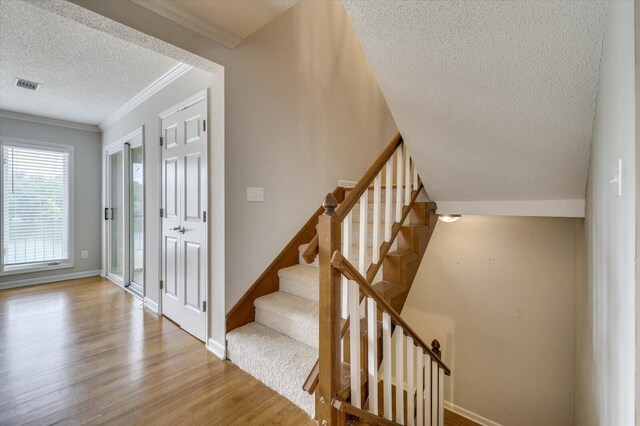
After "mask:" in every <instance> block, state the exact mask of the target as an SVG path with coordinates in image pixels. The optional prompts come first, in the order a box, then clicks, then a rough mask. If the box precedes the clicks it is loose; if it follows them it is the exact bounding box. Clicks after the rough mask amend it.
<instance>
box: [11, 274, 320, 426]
mask: <svg viewBox="0 0 640 426" xmlns="http://www.w3.org/2000/svg"><path fill="white" fill-rule="evenodd" d="M57 423H60V424H116V425H130V424H146V425H204V424H210V425H264V424H269V425H272V424H278V425H314V424H315V423H314V422H313V421H311V420H310V419H309V417H308V416H307V414H306V413H305V412H303V411H302V410H301V409H299V408H298V407H296V406H295V405H294V404H292V403H291V402H289V401H288V400H287V399H285V398H283V397H282V396H280V395H278V394H277V393H276V392H274V391H272V390H271V389H269V388H268V387H266V386H265V385H263V384H262V383H260V382H259V381H258V380H256V379H254V378H253V377H251V376H249V375H248V374H246V373H245V372H243V371H242V370H240V369H239V368H237V367H236V366H234V365H233V364H231V363H230V362H228V361H221V360H219V359H218V358H216V357H215V356H214V355H213V354H211V353H210V352H209V351H207V349H206V348H205V347H204V344H203V343H202V342H200V341H199V340H197V339H195V338H194V337H192V336H191V335H189V334H188V333H186V332H184V331H183V330H181V329H180V328H179V327H178V326H176V325H175V324H174V323H172V322H171V321H168V320H167V319H165V318H162V317H158V316H156V315H154V314H153V313H151V312H149V311H148V310H146V309H143V308H142V306H141V302H140V300H138V299H136V298H134V297H133V296H132V295H131V294H129V293H128V292H126V291H124V290H122V289H121V288H119V287H118V286H116V285H115V284H112V283H110V282H108V281H106V280H104V279H102V278H97V277H96V278H87V279H80V280H73V281H66V282H60V283H53V284H46V285H39V286H32V287H24V288H20V289H11V290H3V291H1V292H0V424H2V425H27V424H34V425H35V424H38V425H44V424H57Z"/></svg>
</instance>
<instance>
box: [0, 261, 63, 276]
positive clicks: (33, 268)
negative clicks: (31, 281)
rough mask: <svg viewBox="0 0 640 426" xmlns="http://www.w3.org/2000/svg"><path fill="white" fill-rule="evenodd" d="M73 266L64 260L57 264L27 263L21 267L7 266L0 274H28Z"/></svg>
mask: <svg viewBox="0 0 640 426" xmlns="http://www.w3.org/2000/svg"><path fill="white" fill-rule="evenodd" d="M73 266H74V265H73V263H68V262H65V263H61V264H59V265H28V266H21V267H8V268H7V269H5V270H4V271H1V272H0V276H8V275H20V274H29V273H32V272H45V271H55V270H57V269H69V268H73Z"/></svg>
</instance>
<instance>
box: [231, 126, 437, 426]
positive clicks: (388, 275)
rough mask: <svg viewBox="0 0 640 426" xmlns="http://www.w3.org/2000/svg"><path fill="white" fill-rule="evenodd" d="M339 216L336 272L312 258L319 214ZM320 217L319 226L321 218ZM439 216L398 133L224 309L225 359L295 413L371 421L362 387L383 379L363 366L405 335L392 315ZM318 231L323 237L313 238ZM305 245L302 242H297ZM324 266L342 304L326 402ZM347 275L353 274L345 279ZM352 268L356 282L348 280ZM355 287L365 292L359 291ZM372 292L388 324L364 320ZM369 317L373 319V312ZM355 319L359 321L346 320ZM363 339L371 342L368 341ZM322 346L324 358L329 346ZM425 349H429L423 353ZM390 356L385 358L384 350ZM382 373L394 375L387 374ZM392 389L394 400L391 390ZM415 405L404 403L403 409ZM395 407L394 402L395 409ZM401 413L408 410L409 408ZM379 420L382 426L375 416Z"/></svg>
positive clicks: (318, 245)
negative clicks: (296, 410)
mask: <svg viewBox="0 0 640 426" xmlns="http://www.w3.org/2000/svg"><path fill="white" fill-rule="evenodd" d="M394 154H395V156H394ZM383 179H384V181H385V185H384V186H383V185H382V181H383ZM398 182H399V183H398ZM403 183H404V184H403ZM339 201H340V202H339ZM341 209H342V213H343V219H344V220H342V221H340V223H338V225H339V227H335V226H334V228H335V230H337V232H338V234H339V238H338V239H339V240H340V244H339V247H340V249H341V250H332V251H331V253H330V254H331V258H332V259H333V260H334V261H335V262H338V261H339V265H338V263H336V265H337V266H336V265H334V264H333V263H334V262H331V259H326V256H324V259H323V256H322V254H321V255H320V256H317V254H318V253H319V252H320V253H323V248H324V247H325V246H326V238H325V239H323V233H322V229H321V228H318V220H319V219H318V217H319V216H320V214H321V213H323V212H324V213H325V215H326V214H327V213H329V214H331V213H334V212H336V211H340V210H341ZM325 215H323V216H320V219H326V218H325ZM436 219H437V217H436V215H435V204H434V203H431V202H428V201H427V200H426V194H424V190H423V188H422V184H421V183H420V182H419V178H418V175H417V171H416V170H415V168H414V167H412V163H411V159H410V157H409V156H408V155H407V153H406V150H405V149H404V145H403V143H402V139H401V138H400V136H399V135H397V136H396V137H395V138H394V140H392V141H391V143H390V144H389V146H388V147H387V148H386V149H385V151H384V152H383V153H382V154H381V156H380V157H379V158H378V159H377V160H376V162H374V164H373V165H372V166H371V168H370V169H369V171H368V172H367V174H365V177H363V179H362V180H361V181H360V182H359V183H358V185H356V187H355V188H353V189H344V188H337V189H336V190H335V191H334V192H333V193H332V194H329V196H328V197H327V199H326V200H325V203H324V206H323V208H321V209H319V210H318V211H317V212H316V213H315V214H314V215H313V216H312V217H311V218H310V219H309V221H308V222H307V224H305V226H304V227H303V228H302V229H301V230H300V231H299V232H298V234H297V235H296V236H295V237H294V238H293V239H292V241H291V242H290V243H289V244H288V245H287V247H285V249H283V251H282V252H281V253H280V254H279V256H278V257H277V258H276V259H275V260H274V262H273V263H272V264H271V265H270V266H269V268H267V270H266V271H265V272H264V273H263V274H262V275H261V277H260V278H259V279H258V280H257V281H256V283H255V284H254V285H253V286H252V287H251V288H250V290H249V291H248V292H247V293H246V294H245V296H244V297H243V298H242V299H241V300H240V301H239V302H238V303H237V304H236V306H234V308H233V309H232V310H231V311H230V312H229V314H228V318H227V323H228V330H227V356H228V358H229V359H230V360H231V361H232V362H233V363H235V364H236V365H238V366H239V367H240V368H241V369H243V370H244V371H246V372H248V373H249V374H251V375H252V376H254V377H256V378H257V379H258V380H260V381H262V382H263V383H265V384H266V385H267V386H269V387H271V388H272V389H274V390H275V391H277V392H278V393H279V394H281V395H283V396H285V397H286V398H288V399H289V400H290V401H292V402H293V403H295V404H296V405H298V406H300V407H301V408H302V409H304V410H305V411H306V412H307V413H308V414H309V415H310V416H311V417H314V418H318V419H319V420H320V418H319V416H318V415H322V414H323V413H320V412H317V409H318V411H322V410H324V412H325V413H326V412H328V411H333V412H334V413H335V412H338V413H340V415H342V416H344V419H345V420H347V417H348V418H349V421H351V422H353V423H354V424H355V423H356V422H369V423H371V422H372V419H371V418H369V419H368V420H367V418H368V416H373V414H371V413H370V412H369V411H367V407H368V406H369V405H378V404H377V402H376V404H371V403H369V402H368V400H367V398H368V397H369V396H372V397H375V399H376V401H377V400H378V396H377V392H374V393H376V395H370V392H368V391H367V390H366V389H367V387H366V386H367V382H368V381H371V382H372V383H376V385H375V386H372V389H373V388H374V387H375V389H378V387H379V386H381V385H382V383H383V380H382V377H380V378H378V377H377V375H374V377H372V375H371V370H372V369H373V368H374V367H373V366H372V365H369V368H367V362H368V358H370V357H371V356H372V355H371V352H372V351H373V352H375V353H376V355H379V356H375V357H374V358H376V360H375V362H376V363H377V364H376V365H375V370H376V373H377V370H378V369H379V368H380V366H381V364H382V362H379V361H380V360H382V358H383V356H382V354H381V353H380V354H378V352H382V351H383V347H384V350H385V351H387V350H389V348H388V347H387V346H388V345H389V344H390V343H389V341H388V339H389V338H390V337H391V334H390V333H391V332H392V329H396V328H397V327H400V328H399V329H402V330H405V331H404V333H406V332H407V330H410V327H408V325H407V324H404V323H403V325H404V327H401V326H400V325H397V324H398V321H401V319H400V318H399V316H398V315H397V312H400V311H401V309H402V307H403V305H404V302H405V300H406V298H407V295H408V293H409V290H410V289H411V285H412V283H413V279H414V277H415V274H416V272H417V269H418V266H419V264H420V261H421V259H422V257H423V255H424V252H425V250H426V247H427V244H428V242H429V239H430V237H431V233H432V232H433V229H434V227H435V225H436V222H437V221H436ZM316 228H318V229H319V232H316ZM335 230H334V231H335ZM311 235H313V237H311ZM325 237H326V236H325ZM335 237H336V236H335V235H334V239H335ZM302 241H305V243H304V244H300V243H301V242H302ZM334 251H335V253H334ZM345 265H348V266H345ZM353 265H358V267H357V268H356V267H354V266H353ZM323 267H324V268H326V269H324V270H325V273H326V271H329V273H330V274H332V275H333V279H334V280H338V281H336V282H338V283H339V285H338V287H339V289H340V290H339V293H340V295H339V297H338V298H337V299H336V298H334V297H332V298H331V304H333V305H335V302H336V301H338V300H339V301H340V303H338V305H337V308H338V312H333V313H332V314H331V315H333V316H335V315H337V318H332V320H336V319H339V320H340V321H339V324H340V326H339V327H340V336H339V338H337V339H338V340H337V341H335V342H333V345H332V346H331V347H330V351H331V356H332V357H333V358H336V357H337V359H339V363H337V364H336V365H335V368H336V371H334V372H333V373H330V374H329V373H327V374H326V375H327V376H332V377H334V376H335V378H337V382H336V383H332V384H331V386H333V387H334V388H335V389H334V391H333V392H332V393H331V400H330V401H329V402H330V404H328V403H327V402H328V401H327V399H328V398H324V397H322V396H321V395H320V392H319V389H318V385H319V384H321V383H322V380H323V378H324V377H325V373H322V374H320V372H322V371H324V370H323V369H322V361H321V360H320V361H319V359H321V358H322V352H321V350H322V349H323V347H322V345H321V343H320V342H321V341H322V336H321V333H320V327H319V324H320V323H321V321H322V318H321V317H320V313H321V312H326V306H324V305H322V306H321V304H322V303H323V300H322V298H321V296H320V294H321V291H320V290H321V284H320V283H321V282H322V280H321V278H320V277H321V275H322V270H323V269H322V268H323ZM341 268H342V269H341ZM344 268H347V269H344ZM348 268H354V269H353V270H352V271H351V272H349V271H350V270H349V269H348ZM354 271H355V273H356V274H358V276H354V275H353V274H352V275H349V274H350V273H353V272H354ZM340 274H341V275H340ZM341 276H342V277H341ZM358 281H360V282H358ZM355 282H358V284H354V283H355ZM349 283H351V284H349ZM370 283H373V284H370ZM358 285H360V286H364V287H363V288H361V289H360V290H358ZM368 292H373V293H375V294H373V298H374V299H375V300H374V304H375V301H378V302H379V303H378V305H379V306H378V307H379V308H380V307H381V306H383V305H384V306H385V307H386V308H388V309H387V311H393V312H392V313H391V314H392V317H393V320H392V319H391V317H388V318H387V317H385V318H384V319H386V320H387V322H386V323H385V322H384V321H381V320H378V319H377V316H376V315H373V317H375V321H373V320H371V319H367V315H366V313H365V311H366V309H365V306H367V304H368V303H371V302H370V299H371V297H370V296H372V295H371V294H369V295H368ZM367 296H369V297H367ZM325 304H326V298H325ZM367 312H369V317H371V311H370V310H369V311H367ZM382 312H385V310H384V309H383V310H382ZM354 315H357V316H358V317H359V318H360V321H355V322H351V321H349V318H350V317H354ZM326 319H328V318H326V317H325V320H326ZM372 321H373V322H372ZM325 322H326V321H325ZM323 324H324V322H323ZM385 325H386V328H385ZM323 330H325V327H323ZM384 330H386V332H385V331H384ZM325 333H326V330H325ZM369 333H370V334H371V336H372V337H369ZM411 333H413V332H412V331H411ZM351 334H353V335H354V337H351ZM398 335H400V334H399V333H397V332H396V333H395V334H394V336H396V340H397V339H399V337H397V336H398ZM355 336H359V337H355ZM373 336H375V337H373ZM383 337H384V338H383ZM372 339H373V340H372ZM401 340H402V339H401ZM418 340H419V338H418V337H417V336H412V341H416V342H417V341H418ZM398 341H400V340H398ZM408 341H409V340H407V342H408ZM341 342H342V343H341ZM420 342H421V345H422V346H424V343H423V342H422V341H420ZM367 343H368V345H367ZM385 345H386V346H385ZM402 345H403V346H404V340H402ZM324 346H325V347H324V350H325V352H326V349H327V348H326V346H327V345H326V344H325V345H324ZM341 347H342V349H341ZM424 349H425V351H427V352H430V351H431V349H430V348H428V347H427V348H424ZM411 351H413V348H412V349H411ZM367 352H369V353H367ZM385 353H386V352H385ZM416 354H417V352H416ZM387 358H388V359H387V361H390V358H391V355H390V353H389V354H387ZM352 360H354V361H353V362H352ZM438 362H440V361H439V360H438ZM405 363H406V362H405ZM440 363H441V362H440ZM383 368H384V366H383ZM332 369H333V368H332ZM387 369H388V370H389V374H390V373H391V371H390V370H391V369H390V368H389V367H387ZM423 371H426V370H424V369H423ZM446 371H447V372H448V369H447V370H446ZM421 374H422V373H421ZM387 376H388V377H386V376H385V378H386V379H387V380H388V382H389V383H388V385H389V386H391V380H390V377H391V376H389V375H388V374H387ZM354 382H355V383H354ZM436 386H437V383H436ZM320 387H322V386H320ZM356 388H357V389H356ZM363 389H364V391H363ZM389 389H391V388H389ZM385 392H386V391H385ZM392 392H393V394H395V391H392ZM412 393H413V392H412ZM400 394H406V392H404V393H400ZM380 395H382V393H381V394H380ZM314 396H315V397H314ZM394 398H395V397H394ZM413 399H414V398H408V397H407V398H406V400H407V402H408V401H409V400H413ZM354 400H355V401H354ZM394 401H395V403H396V404H397V403H398V402H399V400H395V399H394ZM425 404H426V403H425ZM398 406H401V405H398ZM440 410H442V409H440ZM374 411H375V412H376V413H378V412H379V413H381V412H382V410H374ZM414 411H415V409H414ZM436 411H437V407H436ZM404 412H405V413H406V412H407V409H406V407H404ZM354 413H355V414H354ZM358 413H359V414H360V415H358ZM394 413H395V411H394ZM324 415H325V416H326V414H324ZM394 415H395V414H392V413H391V410H389V411H388V412H387V417H389V416H392V417H393V416H394ZM416 415H417V414H416ZM376 417H379V419H381V420H385V419H384V418H383V417H382V416H379V415H378V414H376ZM423 417H424V416H423V415H421V418H423ZM323 420H324V418H323ZM329 420H331V419H329ZM396 420H398V419H396ZM331 423H332V422H331V421H330V422H328V423H327V424H331ZM371 424H376V423H375V422H373V423H371ZM381 424H386V423H384V422H383V423H381ZM398 424H403V422H399V423H398ZM407 424H414V423H413V422H409V423H407ZM433 424H434V425H435V424H438V423H433Z"/></svg>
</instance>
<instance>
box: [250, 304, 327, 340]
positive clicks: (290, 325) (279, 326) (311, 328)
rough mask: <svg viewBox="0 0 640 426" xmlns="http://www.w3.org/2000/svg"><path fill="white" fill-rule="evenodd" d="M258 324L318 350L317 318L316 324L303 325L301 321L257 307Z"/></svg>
mask: <svg viewBox="0 0 640 426" xmlns="http://www.w3.org/2000/svg"><path fill="white" fill-rule="evenodd" d="M256 322H258V323H260V324H262V325H265V326H267V327H269V328H272V329H274V330H276V331H278V332H280V333H282V334H284V335H285V336H289V337H291V338H292V339H296V340H298V341H300V342H302V343H304V344H306V345H309V346H311V347H313V348H316V349H317V348H318V322H317V317H316V322H315V324H304V325H301V323H300V321H299V319H296V318H291V317H288V316H286V315H282V314H280V313H278V312H273V311H270V310H266V309H262V308H259V307H256Z"/></svg>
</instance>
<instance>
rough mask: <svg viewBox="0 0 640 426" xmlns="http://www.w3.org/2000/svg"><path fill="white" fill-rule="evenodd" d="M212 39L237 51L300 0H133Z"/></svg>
mask: <svg viewBox="0 0 640 426" xmlns="http://www.w3.org/2000/svg"><path fill="white" fill-rule="evenodd" d="M131 1H133V2H134V3H136V4H138V5H140V6H142V7H145V8H147V9H150V10H152V11H154V12H156V13H158V14H160V15H162V16H164V17H165V18H168V19H171V20H173V21H175V22H177V23H178V24H180V25H182V26H185V27H187V28H189V29H191V30H192V31H195V32H198V33H200V34H201V35H204V36H205V37H208V38H210V39H211V40H214V41H217V42H219V43H222V44H223V45H225V46H227V47H229V48H234V47H235V46H236V45H237V44H238V43H240V42H241V41H242V40H243V39H244V38H246V37H247V36H248V35H249V34H251V33H253V32H254V31H256V30H257V29H258V28H260V27H262V26H263V25H265V24H266V23H268V22H269V21H271V20H272V19H273V18H275V17H276V16H278V15H280V14H281V13H282V12H284V11H285V10H287V9H288V8H290V7H291V6H293V5H294V4H296V3H297V2H298V0H215V1H203V0H131Z"/></svg>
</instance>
